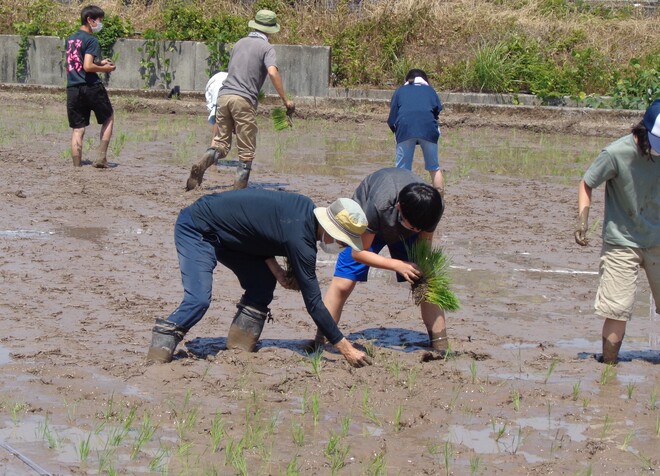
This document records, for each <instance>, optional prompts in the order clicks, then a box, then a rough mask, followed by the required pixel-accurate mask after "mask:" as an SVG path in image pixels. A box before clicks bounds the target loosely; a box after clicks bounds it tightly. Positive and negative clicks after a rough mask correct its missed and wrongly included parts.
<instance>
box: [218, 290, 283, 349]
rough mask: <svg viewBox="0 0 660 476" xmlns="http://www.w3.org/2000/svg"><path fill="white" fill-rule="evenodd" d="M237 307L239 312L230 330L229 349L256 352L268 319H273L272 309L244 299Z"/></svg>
mask: <svg viewBox="0 0 660 476" xmlns="http://www.w3.org/2000/svg"><path fill="white" fill-rule="evenodd" d="M236 307H237V308H238V311H237V312H236V315H235V316H234V320H233V321H232V323H231V327H230V328H229V335H228V336H227V349H241V350H245V351H247V352H254V349H255V348H256V347H257V342H258V341H259V336H260V335H261V331H262V330H263V328H264V324H265V323H266V319H270V320H272V319H273V318H272V317H271V315H270V309H268V308H267V307H264V306H259V305H255V304H250V303H247V302H246V301H245V300H244V299H243V298H241V301H240V302H239V303H238V304H237V305H236Z"/></svg>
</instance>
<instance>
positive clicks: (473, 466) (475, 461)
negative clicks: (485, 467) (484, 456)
mask: <svg viewBox="0 0 660 476" xmlns="http://www.w3.org/2000/svg"><path fill="white" fill-rule="evenodd" d="M479 468H481V458H480V457H479V456H472V457H471V458H470V476H474V475H476V474H477V473H479Z"/></svg>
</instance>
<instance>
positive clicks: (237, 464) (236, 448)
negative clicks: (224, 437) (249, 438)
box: [225, 438, 247, 474]
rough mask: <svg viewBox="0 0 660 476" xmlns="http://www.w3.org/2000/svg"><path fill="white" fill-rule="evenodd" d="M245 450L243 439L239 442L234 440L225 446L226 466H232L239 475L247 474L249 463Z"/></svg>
mask: <svg viewBox="0 0 660 476" xmlns="http://www.w3.org/2000/svg"><path fill="white" fill-rule="evenodd" d="M243 449H244V446H243V440H242V439H241V440H239V441H238V442H237V441H236V440H234V439H233V438H232V439H230V440H229V441H228V442H227V446H225V465H226V466H232V467H233V468H234V469H235V470H236V471H237V472H238V473H239V474H247V463H246V461H245V455H244V454H243ZM243 470H244V471H243Z"/></svg>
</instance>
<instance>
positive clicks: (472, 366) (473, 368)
mask: <svg viewBox="0 0 660 476" xmlns="http://www.w3.org/2000/svg"><path fill="white" fill-rule="evenodd" d="M470 381H471V382H472V383H473V384H474V383H475V382H476V381H477V361H476V360H474V359H472V362H470Z"/></svg>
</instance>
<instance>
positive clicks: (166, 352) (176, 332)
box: [147, 319, 187, 364]
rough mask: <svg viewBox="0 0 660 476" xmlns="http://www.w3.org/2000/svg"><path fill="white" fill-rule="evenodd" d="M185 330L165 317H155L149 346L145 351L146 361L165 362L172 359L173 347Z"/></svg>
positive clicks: (174, 347)
mask: <svg viewBox="0 0 660 476" xmlns="http://www.w3.org/2000/svg"><path fill="white" fill-rule="evenodd" d="M186 332H187V331H186V330H185V329H184V328H183V327H179V326H177V325H176V324H174V323H173V322H170V321H166V320H165V319H156V325H155V326H154V328H153V329H152V334H151V347H149V352H147V362H156V363H159V364H166V363H167V362H171V361H172V356H173V355H174V349H176V346H177V345H179V342H181V341H182V340H183V337H184V336H185V335H186Z"/></svg>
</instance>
